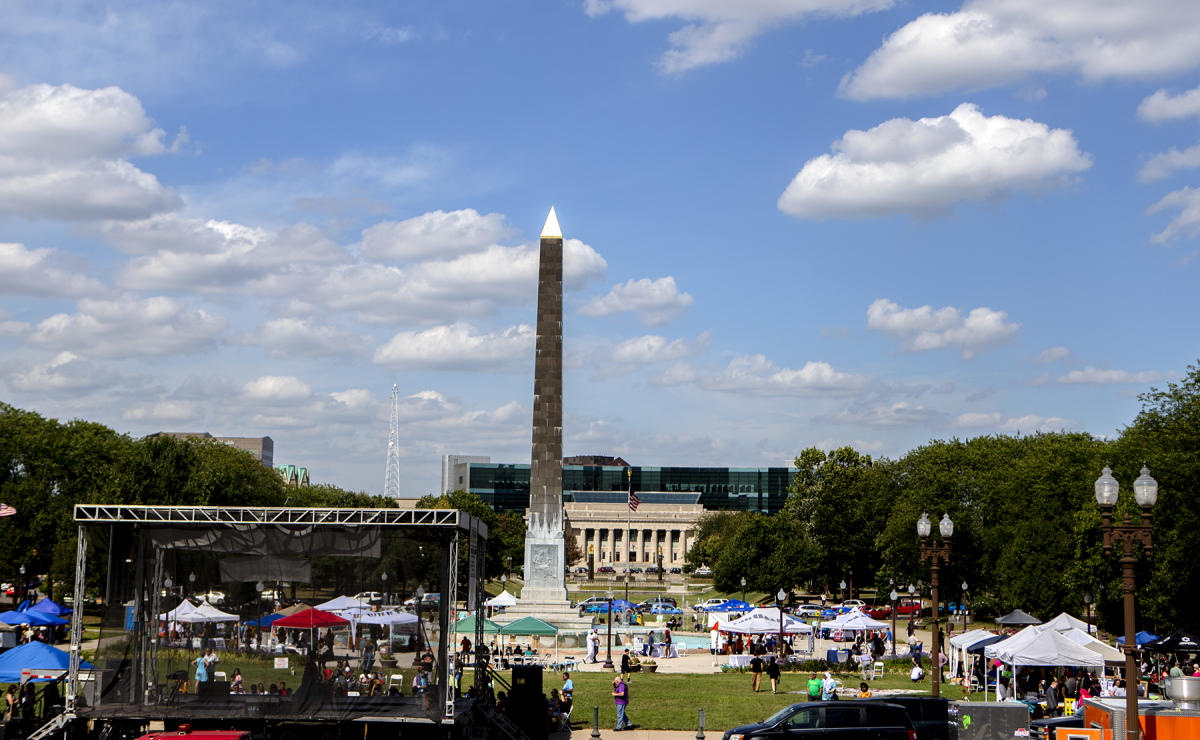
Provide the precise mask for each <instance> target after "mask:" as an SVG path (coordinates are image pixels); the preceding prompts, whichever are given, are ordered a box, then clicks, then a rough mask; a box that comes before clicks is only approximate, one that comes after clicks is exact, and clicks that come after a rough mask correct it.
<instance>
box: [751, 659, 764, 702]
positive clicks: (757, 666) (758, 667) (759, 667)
mask: <svg viewBox="0 0 1200 740" xmlns="http://www.w3.org/2000/svg"><path fill="white" fill-rule="evenodd" d="M762 672H763V661H762V658H760V657H759V656H758V653H755V654H754V657H753V658H751V659H750V673H751V678H750V688H751V690H753V691H754V693H756V694H757V693H758V684H759V682H760V681H762Z"/></svg>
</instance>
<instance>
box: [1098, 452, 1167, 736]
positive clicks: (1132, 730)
mask: <svg viewBox="0 0 1200 740" xmlns="http://www.w3.org/2000/svg"><path fill="white" fill-rule="evenodd" d="M1119 493H1120V485H1119V484H1118V483H1117V479H1116V478H1114V477H1113V476H1112V470H1111V469H1109V468H1108V466H1105V468H1104V470H1103V472H1101V474H1100V477H1099V478H1097V479H1096V503H1098V504H1100V517H1101V524H1100V531H1101V532H1103V534H1104V554H1105V555H1111V554H1112V551H1113V547H1114V546H1117V545H1119V546H1120V548H1121V551H1120V556H1121V558H1120V563H1121V592H1122V594H1124V596H1125V737H1126V738H1127V739H1128V740H1138V738H1139V737H1140V736H1141V727H1140V726H1139V725H1138V700H1137V696H1138V664H1137V657H1136V655H1135V654H1134V651H1136V650H1137V636H1136V635H1135V634H1134V632H1135V630H1136V626H1135V615H1134V604H1133V595H1134V591H1135V590H1136V589H1137V574H1136V573H1135V570H1134V569H1135V567H1136V566H1137V562H1138V558H1137V555H1135V554H1134V549H1133V548H1134V545H1141V546H1142V552H1144V553H1148V552H1150V548H1151V547H1152V541H1151V524H1150V509H1151V508H1153V506H1154V504H1155V503H1157V502H1158V482H1157V481H1155V480H1154V479H1153V478H1151V477H1150V469H1149V468H1147V467H1146V466H1144V465H1143V466H1142V471H1141V475H1140V476H1139V477H1138V479H1137V480H1135V481H1134V482H1133V497H1134V499H1136V500H1137V505H1138V507H1139V508H1140V509H1141V510H1142V521H1141V523H1140V524H1130V523H1129V514H1128V513H1126V514H1125V515H1124V516H1123V517H1122V519H1121V523H1120V524H1113V505H1115V504H1116V503H1117V495H1118V494H1119Z"/></svg>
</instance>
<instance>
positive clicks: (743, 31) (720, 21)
mask: <svg viewBox="0 0 1200 740" xmlns="http://www.w3.org/2000/svg"><path fill="white" fill-rule="evenodd" d="M892 2H893V0H755V1H754V2H727V1H725V0H586V2H585V3H584V8H585V10H586V12H587V13H588V15H593V16H595V15H600V14H602V13H606V12H608V11H610V10H614V9H615V10H617V11H619V12H621V13H623V14H624V15H625V20H627V21H629V22H630V23H640V22H643V21H658V20H666V19H673V20H678V21H682V22H684V23H686V24H687V25H685V26H684V27H682V28H680V29H677V30H675V31H672V32H671V34H670V35H669V36H668V40H669V41H670V43H671V49H669V50H668V51H666V52H665V53H664V54H663V56H662V58H661V59H660V60H659V67H660V68H661V69H662V70H663V71H664V72H668V73H676V72H683V71H686V70H688V69H692V68H694V67H701V66H704V65H708V64H716V63H719V62H726V61H729V60H731V59H736V58H737V57H739V56H741V55H742V52H743V51H744V50H745V48H746V46H747V45H748V44H749V43H750V41H751V40H753V39H754V38H755V37H756V36H759V35H761V34H763V33H765V32H767V31H769V30H770V29H772V28H773V27H775V26H779V25H782V24H784V23H788V22H793V21H797V20H799V19H801V18H802V17H804V16H806V15H816V16H856V15H860V14H862V13H867V12H871V11H874V10H882V9H885V8H890V7H891V6H892Z"/></svg>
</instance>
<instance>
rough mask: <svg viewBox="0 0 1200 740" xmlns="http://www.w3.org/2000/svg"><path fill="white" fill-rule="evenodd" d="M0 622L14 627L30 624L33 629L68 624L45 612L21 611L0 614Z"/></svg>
mask: <svg viewBox="0 0 1200 740" xmlns="http://www.w3.org/2000/svg"><path fill="white" fill-rule="evenodd" d="M0 622H4V623H5V624H11V625H13V626H14V627H15V626H16V625H19V624H30V625H33V626H34V627H54V626H57V625H61V624H69V623H68V622H67V620H65V619H60V618H58V617H56V616H54V615H53V614H47V613H46V612H35V611H32V610H30V611H23V612H14V611H7V612H4V613H3V614H0Z"/></svg>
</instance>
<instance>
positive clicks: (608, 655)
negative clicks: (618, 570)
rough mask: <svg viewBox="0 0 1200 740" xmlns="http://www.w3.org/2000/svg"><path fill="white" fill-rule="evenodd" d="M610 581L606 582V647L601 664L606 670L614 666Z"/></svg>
mask: <svg viewBox="0 0 1200 740" xmlns="http://www.w3.org/2000/svg"><path fill="white" fill-rule="evenodd" d="M612 602H613V592H612V582H609V584H608V648H607V649H606V652H605V653H604V665H603V666H601V667H602V668H603V669H604V670H606V671H611V670H613V669H614V668H615V667H616V666H614V665H613V662H612Z"/></svg>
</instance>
